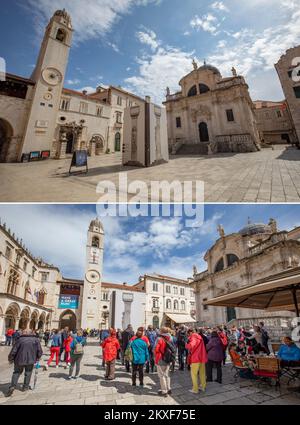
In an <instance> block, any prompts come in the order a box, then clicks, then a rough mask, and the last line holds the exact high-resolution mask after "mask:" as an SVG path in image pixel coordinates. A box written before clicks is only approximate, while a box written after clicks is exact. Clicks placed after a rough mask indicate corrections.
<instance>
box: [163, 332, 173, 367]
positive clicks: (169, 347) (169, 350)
mask: <svg viewBox="0 0 300 425" xmlns="http://www.w3.org/2000/svg"><path fill="white" fill-rule="evenodd" d="M162 338H163V340H164V341H165V343H166V349H165V352H164V354H163V356H162V360H163V361H164V362H165V363H167V364H170V363H173V362H175V361H176V347H175V345H174V344H173V342H171V341H168V340H167V339H166V338H165V337H163V336H162Z"/></svg>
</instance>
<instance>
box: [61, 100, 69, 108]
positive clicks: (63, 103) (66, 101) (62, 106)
mask: <svg viewBox="0 0 300 425" xmlns="http://www.w3.org/2000/svg"><path fill="white" fill-rule="evenodd" d="M60 109H62V110H63V111H68V110H69V109H70V101H69V100H67V99H62V101H61V104H60Z"/></svg>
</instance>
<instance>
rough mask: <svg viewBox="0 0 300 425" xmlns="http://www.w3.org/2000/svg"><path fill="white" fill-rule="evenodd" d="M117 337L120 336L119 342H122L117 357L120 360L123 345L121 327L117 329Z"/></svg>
mask: <svg viewBox="0 0 300 425" xmlns="http://www.w3.org/2000/svg"><path fill="white" fill-rule="evenodd" d="M117 338H118V341H119V344H120V348H119V350H118V355H117V359H118V360H121V345H122V331H121V329H118V330H117Z"/></svg>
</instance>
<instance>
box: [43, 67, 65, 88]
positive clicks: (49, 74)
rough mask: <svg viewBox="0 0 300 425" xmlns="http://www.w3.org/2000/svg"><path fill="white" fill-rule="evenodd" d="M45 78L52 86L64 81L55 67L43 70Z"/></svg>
mask: <svg viewBox="0 0 300 425" xmlns="http://www.w3.org/2000/svg"><path fill="white" fill-rule="evenodd" d="M42 77H43V80H44V81H45V82H46V83H47V84H48V85H50V86H57V85H58V84H60V83H61V82H62V75H61V73H60V72H59V71H58V70H57V69H55V68H46V69H44V71H43V72H42Z"/></svg>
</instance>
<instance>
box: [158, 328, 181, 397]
mask: <svg viewBox="0 0 300 425" xmlns="http://www.w3.org/2000/svg"><path fill="white" fill-rule="evenodd" d="M154 355H155V364H156V366H157V372H158V376H159V379H160V388H161V389H160V390H159V391H158V393H159V394H160V395H162V396H164V397H168V395H171V394H172V390H171V379H170V366H171V364H172V361H173V360H174V359H175V358H176V347H174V345H173V344H172V341H171V336H170V333H169V330H168V328H165V327H163V328H161V330H160V335H159V337H158V340H157V343H156V346H155V348H154Z"/></svg>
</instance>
